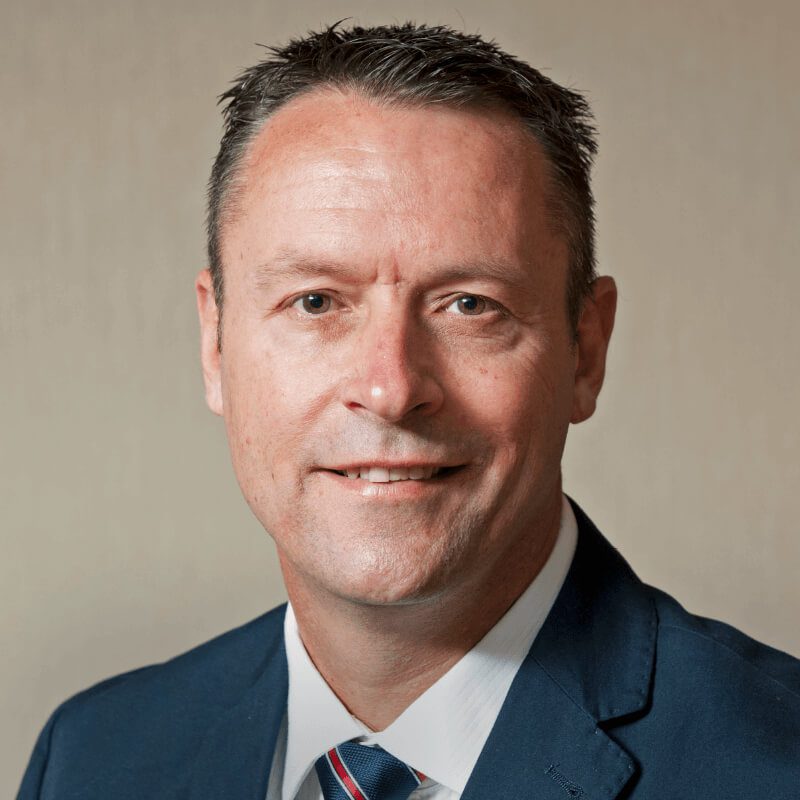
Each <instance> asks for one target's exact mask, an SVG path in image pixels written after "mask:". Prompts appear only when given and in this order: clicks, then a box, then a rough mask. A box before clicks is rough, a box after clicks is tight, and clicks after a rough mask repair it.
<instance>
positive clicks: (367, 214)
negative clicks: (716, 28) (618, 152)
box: [197, 90, 613, 603]
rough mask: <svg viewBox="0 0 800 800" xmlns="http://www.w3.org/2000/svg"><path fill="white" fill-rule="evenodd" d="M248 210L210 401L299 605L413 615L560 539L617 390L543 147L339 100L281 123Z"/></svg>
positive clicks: (484, 116)
mask: <svg viewBox="0 0 800 800" xmlns="http://www.w3.org/2000/svg"><path fill="white" fill-rule="evenodd" d="M239 191H240V194H239V195H238V199H237V206H236V208H237V211H236V213H235V214H234V215H233V217H232V218H231V219H230V220H229V221H228V222H227V223H226V224H225V226H224V229H223V234H222V255H223V264H224V275H225V300H224V303H225V305H224V313H223V328H222V352H221V354H220V353H219V352H218V351H217V349H216V344H215V338H214V333H215V326H216V309H215V306H214V303H213V296H212V292H211V291H210V280H209V277H208V273H207V272H203V273H201V275H200V277H199V278H198V284H197V289H198V301H199V306H200V312H201V321H202V325H203V333H204V344H203V362H204V374H205V380H206V390H207V399H208V402H209V405H210V407H211V409H212V410H213V411H215V412H216V413H219V414H222V415H224V418H225V423H226V427H227V432H228V437H229V441H230V446H231V452H232V458H233V464H234V468H235V471H236V475H237V478H238V480H239V484H240V486H241V489H242V492H243V494H244V496H245V498H246V500H247V502H248V503H249V505H250V507H251V508H252V510H253V512H254V514H255V515H256V517H257V518H258V519H259V520H260V522H261V523H262V524H263V526H264V527H265V529H266V530H267V531H268V532H269V533H270V534H271V535H272V536H273V538H274V539H275V542H276V544H277V547H278V553H279V557H280V560H281V564H282V568H283V570H284V575H285V577H286V580H287V585H289V586H290V587H291V585H292V584H300V583H302V584H303V585H304V586H305V587H306V588H307V589H310V590H314V591H321V592H323V593H326V592H327V593H332V594H333V595H336V596H338V597H343V598H348V599H351V600H355V601H358V602H367V603H403V602H406V603H407V602H418V601H422V600H425V599H429V598H431V597H435V596H436V595H437V594H439V593H441V592H443V591H447V590H448V589H450V588H455V587H460V588H461V590H462V591H463V590H464V589H465V588H468V587H469V586H471V585H475V586H478V585H480V582H481V579H482V577H483V578H485V577H486V576H487V575H493V576H494V577H495V578H497V579H502V576H503V574H504V571H507V570H509V569H514V568H515V565H517V564H518V563H519V560H520V558H524V557H525V555H526V554H529V553H532V552H534V551H535V548H536V545H537V542H541V541H542V540H543V538H546V537H547V536H548V532H550V533H551V532H552V528H553V526H554V525H556V526H557V524H558V514H559V509H560V460H561V454H562V449H563V445H564V440H565V437H566V431H567V427H568V424H569V422H570V420H572V421H579V420H580V419H583V418H584V417H586V416H588V415H589V414H591V411H592V409H593V404H594V396H595V395H596V393H597V390H599V381H601V380H602V375H600V378H599V380H596V379H594V384H596V387H595V386H594V384H593V386H592V387H591V391H589V393H588V395H587V391H586V390H585V389H586V387H585V386H583V384H582V383H581V380H582V378H581V376H582V374H583V372H585V371H586V370H585V365H584V366H582V361H581V352H580V350H581V349H580V347H579V346H574V345H573V341H572V332H571V330H570V328H569V324H568V319H567V312H566V278H567V268H568V252H567V246H566V244H565V242H564V241H563V238H562V237H560V236H558V235H556V234H555V233H554V232H553V230H551V225H550V224H549V223H548V210H547V199H546V198H547V192H548V180H547V177H546V166H545V161H544V159H543V157H542V156H541V154H540V152H539V150H538V148H537V147H536V146H535V145H534V143H533V142H532V139H531V138H530V137H529V136H528V134H527V133H526V132H525V131H524V129H523V127H522V126H521V124H520V123H518V122H517V121H515V120H513V119H511V118H510V117H506V116H505V115H503V114H500V113H488V112H487V113H478V112H470V111H460V110H454V109H448V108H423V109H421V108H405V109H403V108H387V107H381V106H380V105H378V104H376V103H375V102H373V101H370V100H367V99H364V98H362V97H358V96H355V95H351V94H347V95H346V94H342V93H339V92H335V91H332V90H331V91H324V92H322V91H320V92H316V93H314V94H311V95H307V96H305V97H301V98H299V99H296V100H294V101H292V102H291V103H289V104H288V105H287V106H285V107H284V108H283V109H282V110H280V111H279V112H278V113H277V114H276V115H275V116H274V117H272V119H271V120H270V121H269V122H268V123H267V124H266V126H265V128H264V129H263V130H262V132H261V133H260V134H259V136H258V138H257V139H256V140H255V142H254V144H253V145H252V146H251V148H250V150H249V153H248V157H247V159H246V163H245V165H244V167H243V170H242V173H241V189H240V190H239ZM612 315H613V309H612ZM609 333H610V329H609ZM606 339H607V337H606ZM601 349H602V351H603V352H602V356H603V357H604V354H605V348H604V346H603V347H602V348H601ZM601 360H602V358H601ZM595 377H596V376H595ZM587 397H589V402H588V405H587V400H586V398H587ZM395 479H397V480H395Z"/></svg>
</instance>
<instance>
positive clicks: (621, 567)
mask: <svg viewBox="0 0 800 800" xmlns="http://www.w3.org/2000/svg"><path fill="white" fill-rule="evenodd" d="M573 508H574V510H575V515H576V518H577V520H578V531H579V533H578V546H577V549H576V552H575V558H574V559H573V562H572V565H571V567H570V570H569V573H568V575H567V578H566V580H565V582H564V586H563V587H562V589H561V592H560V593H559V595H558V598H557V599H556V602H555V605H554V606H553V609H552V610H551V612H550V614H549V615H548V617H547V620H546V621H545V624H544V626H543V627H542V630H541V631H540V632H539V635H538V636H537V637H536V641H535V642H534V644H533V647H532V648H531V650H530V653H529V654H528V656H527V658H526V659H525V661H524V662H523V664H522V666H521V667H520V670H519V672H518V673H517V676H516V678H515V680H514V682H513V684H512V686H511V689H510V690H509V693H508V696H507V697H506V700H505V703H504V704H503V708H502V710H501V712H500V715H499V716H498V719H497V722H496V724H495V726H494V728H493V730H492V733H491V734H490V736H489V739H488V740H487V742H486V746H485V747H484V749H483V752H482V753H481V756H480V758H479V759H478V763H477V765H476V767H475V769H474V771H473V773H472V776H471V777H470V780H469V783H468V784H467V787H466V790H465V792H464V795H463V800H484V798H486V797H492V798H494V799H495V800H500V798H507V800H524V799H525V798H531V799H532V800H533V798H535V800H565V798H568V797H581V798H585V799H586V800H611V798H614V797H616V796H617V795H618V794H619V792H620V791H621V790H622V789H623V787H624V786H625V785H626V784H627V783H628V781H629V780H630V779H631V777H632V776H633V775H634V774H635V772H636V765H635V762H634V760H633V759H632V758H631V756H630V755H629V754H628V753H627V752H626V751H625V750H623V749H622V748H621V747H620V746H619V745H617V744H616V743H615V742H614V741H613V740H612V739H611V738H610V737H609V736H608V735H607V734H606V733H605V730H607V729H608V728H609V727H611V725H610V724H609V723H610V721H611V720H613V719H614V718H616V717H622V716H627V715H631V714H638V713H643V712H644V710H645V709H646V706H647V702H648V699H649V692H650V680H651V674H652V670H653V659H654V655H655V635H656V613H655V608H654V607H653V605H652V603H651V601H650V599H649V597H648V596H647V595H646V593H645V591H644V589H643V587H642V584H641V583H640V582H639V580H638V578H636V576H635V575H634V574H633V572H632V571H631V569H630V567H628V565H627V564H626V563H625V561H624V560H623V559H622V557H621V556H620V555H619V554H618V553H617V552H616V550H614V548H613V547H612V546H611V545H610V544H609V543H608V542H607V541H606V540H605V539H604V538H603V537H602V535H601V534H600V533H599V531H598V530H597V529H596V528H595V527H594V525H593V524H592V523H591V521H590V520H589V519H588V517H586V515H585V514H584V513H583V512H582V511H581V510H580V508H578V506H577V505H575V504H574V503H573Z"/></svg>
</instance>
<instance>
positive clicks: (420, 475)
mask: <svg viewBox="0 0 800 800" xmlns="http://www.w3.org/2000/svg"><path fill="white" fill-rule="evenodd" d="M458 469H460V467H433V466H423V465H419V466H412V467H374V466H363V467H348V468H346V469H332V470H328V471H329V472H333V473H335V474H336V475H341V476H342V477H345V478H349V479H350V480H358V479H360V480H362V481H368V482H369V483H394V482H396V481H427V480H430V479H431V478H436V477H444V476H446V475H448V474H450V473H452V472H454V471H456V470H458Z"/></svg>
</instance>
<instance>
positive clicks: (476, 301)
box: [445, 294, 489, 316]
mask: <svg viewBox="0 0 800 800" xmlns="http://www.w3.org/2000/svg"><path fill="white" fill-rule="evenodd" d="M488 305H489V303H488V302H487V300H486V298H485V297H481V296H480V295H478V294H462V295H461V296H460V297H458V298H456V299H455V300H453V302H452V303H450V305H448V306H446V307H445V311H451V312H453V313H457V314H466V315H468V316H476V315H477V314H482V313H483V312H484V311H486V309H487V307H488Z"/></svg>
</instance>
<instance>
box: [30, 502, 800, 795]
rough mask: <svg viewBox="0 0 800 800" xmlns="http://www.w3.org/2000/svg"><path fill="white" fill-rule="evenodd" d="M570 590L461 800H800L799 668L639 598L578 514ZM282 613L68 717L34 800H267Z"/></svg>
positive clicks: (46, 750)
mask: <svg viewBox="0 0 800 800" xmlns="http://www.w3.org/2000/svg"><path fill="white" fill-rule="evenodd" d="M575 511H576V516H577V518H578V526H579V537H578V547H577V551H576V555H575V559H574V561H573V564H572V567H571V569H570V571H569V574H568V576H567V579H566V582H565V584H564V586H563V588H562V590H561V593H560V594H559V596H558V599H557V601H556V604H555V606H554V607H553V610H552V611H551V613H550V615H549V616H548V618H547V620H546V622H545V624H544V627H543V628H542V630H541V631H540V633H539V635H538V637H537V638H536V641H535V642H534V645H533V647H532V648H531V651H530V653H529V655H528V656H527V658H526V660H525V661H524V663H523V665H522V667H521V668H520V670H519V673H518V674H517V677H516V679H515V680H514V683H513V684H512V686H511V689H510V691H509V694H508V697H507V699H506V701H505V703H504V705H503V708H502V710H501V712H500V716H499V717H498V719H497V723H496V725H495V727H494V729H493V731H492V733H491V735H490V737H489V739H488V741H487V743H486V746H485V748H484V750H483V753H482V754H481V757H480V759H479V760H478V763H477V765H476V767H475V770H474V772H473V774H472V777H471V778H470V781H469V784H468V786H467V788H466V791H465V793H464V795H463V800H501V799H504V800H526V799H529V800H565V799H566V798H569V797H573V798H574V797H580V798H586V800H590V799H591V800H611V798H617V799H618V800H619V799H620V798H631V799H635V800H644V799H645V798H648V799H650V798H659V800H661V799H662V798H666V799H667V800H673V799H676V800H677V799H678V798H681V799H683V798H687V799H691V798H726V800H727V799H729V798H753V800H765V799H767V798H768V800H797V798H800V662H798V661H797V660H795V659H794V658H792V657H790V656H788V655H786V654H785V653H781V652H779V651H777V650H773V649H772V648H769V647H766V646H765V645H762V644H758V643H757V642H755V641H753V640H752V639H750V638H748V637H747V636H745V635H744V634H742V633H740V632H738V631H736V630H734V629H733V628H731V627H729V626H728V625H724V624H722V623H719V622H714V621H711V620H707V619H703V618H700V617H696V616H693V615H691V614H689V613H687V612H686V611H685V610H684V609H683V608H682V607H681V606H680V605H678V603H677V602H675V600H673V599H672V598H670V597H669V596H668V595H666V594H664V593H663V592H660V591H658V590H657V589H653V588H651V587H649V586H646V585H645V584H643V583H641V581H639V579H638V578H637V577H636V576H635V575H634V574H633V572H632V571H631V569H630V568H629V567H628V565H627V564H626V563H625V562H624V561H623V559H622V558H621V557H620V555H619V554H618V553H617V552H616V550H614V548H613V547H612V546H611V545H610V544H609V543H608V542H607V541H606V540H605V539H604V538H603V537H602V536H601V534H600V533H599V532H598V531H597V529H596V528H595V527H594V525H593V524H592V523H591V522H590V520H589V519H588V518H587V517H586V516H585V515H584V514H583V513H582V512H581V511H580V509H578V508H577V507H575ZM284 608H285V607H280V608H277V609H275V610H273V611H271V612H269V613H268V614H266V615H264V616H262V617H259V618H258V619H256V620H254V621H253V622H250V623H249V624H247V625H245V626H243V627H241V628H238V629H236V630H233V631H231V632H229V633H226V634H224V635H223V636H220V637H219V638H217V639H214V640H212V641H211V642H208V643H206V644H204V645H201V646H200V647H197V648H196V649H194V650H192V651H190V652H188V653H185V654H184V655H181V656H179V657H177V658H175V659H173V660H171V661H168V662H166V663H164V664H159V665H155V666H150V667H145V668H143V669H139V670H135V671H133V672H129V673H127V674H125V675H121V676H118V677H115V678H111V679H110V680H107V681H105V682H103V683H100V684H98V685H97V686H94V687H93V688H91V689H88V690H87V691H85V692H83V693H81V694H79V695H77V696H75V697H73V698H72V699H70V700H68V701H67V702H66V703H64V704H63V705H62V706H61V707H60V708H58V709H57V710H56V712H55V713H54V714H53V716H52V717H51V719H50V721H49V722H48V723H47V725H46V727H45V728H44V730H43V731H42V734H41V736H40V737H39V740H38V742H37V743H36V747H35V750H34V753H33V756H32V758H31V761H30V764H29V766H28V770H27V772H26V774H25V777H24V779H23V782H22V787H21V789H20V794H19V798H21V800H34V798H41V800H55V799H56V798H58V800H67V799H69V800H78V798H80V800H90V798H91V800H101V799H102V800H134V799H135V800H143V798H147V800H151V799H152V798H181V799H182V800H200V799H201V798H214V800H226V799H227V798H230V800H234V798H235V800H264V797H265V793H266V787H267V780H268V776H269V770H270V765H271V762H272V755H273V750H274V747H275V741H276V737H277V734H278V729H279V726H280V723H281V720H282V718H283V716H284V712H285V710H286V692H287V668H286V655H285V651H284V646H283V616H284Z"/></svg>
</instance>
